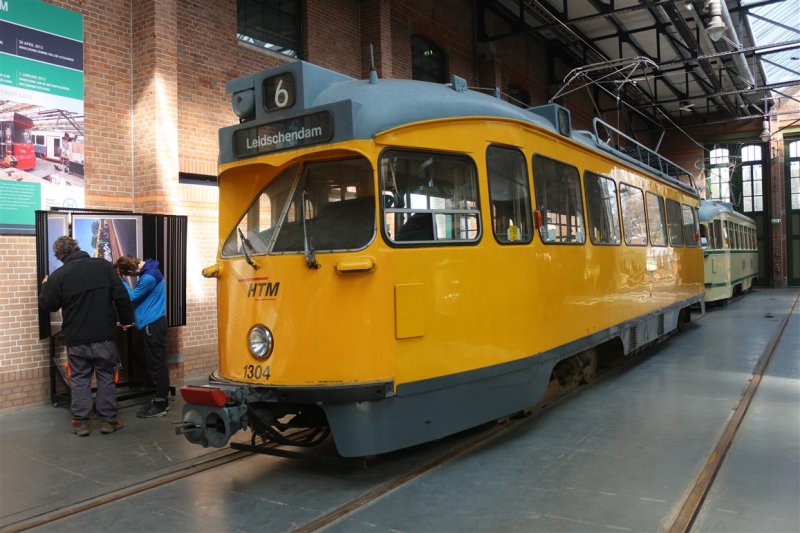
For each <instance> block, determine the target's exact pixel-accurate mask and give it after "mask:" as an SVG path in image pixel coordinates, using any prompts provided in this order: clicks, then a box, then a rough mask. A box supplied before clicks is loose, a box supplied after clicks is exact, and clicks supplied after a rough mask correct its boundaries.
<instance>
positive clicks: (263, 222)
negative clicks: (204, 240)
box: [222, 166, 298, 257]
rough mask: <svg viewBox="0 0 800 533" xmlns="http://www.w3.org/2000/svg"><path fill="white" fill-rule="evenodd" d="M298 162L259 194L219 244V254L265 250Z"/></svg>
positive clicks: (256, 252)
mask: <svg viewBox="0 0 800 533" xmlns="http://www.w3.org/2000/svg"><path fill="white" fill-rule="evenodd" d="M297 170H298V167H297V166H293V167H291V168H289V169H288V170H286V171H284V172H283V174H281V175H280V176H278V177H277V178H276V179H275V180H273V181H272V182H271V183H270V184H269V185H267V187H266V188H265V189H264V190H263V191H262V192H261V194H259V195H258V197H257V198H256V200H255V202H253V204H252V205H251V206H250V208H249V209H248V210H247V212H246V213H245V214H244V215H243V216H242V218H241V220H240V221H239V223H238V224H237V226H236V227H235V228H234V229H233V231H231V233H230V235H229V236H228V238H227V239H225V243H224V244H223V245H222V257H240V256H242V255H244V251H246V252H247V253H248V254H251V255H254V254H264V253H266V252H267V249H268V247H269V243H270V241H271V240H272V236H273V232H274V230H275V226H276V225H277V223H278V219H279V218H280V215H281V211H282V209H283V207H284V205H285V204H286V200H287V199H288V197H289V193H290V192H291V188H292V183H293V182H294V180H295V178H296V177H297Z"/></svg>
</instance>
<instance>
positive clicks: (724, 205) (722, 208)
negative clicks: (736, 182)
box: [697, 200, 756, 225]
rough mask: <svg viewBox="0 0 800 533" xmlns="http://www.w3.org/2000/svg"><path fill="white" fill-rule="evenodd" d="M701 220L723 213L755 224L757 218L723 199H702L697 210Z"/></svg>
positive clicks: (716, 216) (711, 218) (705, 220)
mask: <svg viewBox="0 0 800 533" xmlns="http://www.w3.org/2000/svg"><path fill="white" fill-rule="evenodd" d="M697 214H698V216H699V217H700V221H701V222H707V221H709V220H713V219H715V218H718V217H720V216H722V215H728V216H729V217H730V218H734V219H738V220H739V221H740V222H743V223H749V224H752V225H755V223H756V222H755V220H753V219H752V218H750V217H748V216H747V215H743V214H742V213H739V212H738V211H736V210H735V209H734V206H733V204H732V203H730V202H723V201H722V200H700V208H699V209H698V211H697Z"/></svg>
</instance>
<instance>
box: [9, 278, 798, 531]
mask: <svg viewBox="0 0 800 533" xmlns="http://www.w3.org/2000/svg"><path fill="white" fill-rule="evenodd" d="M797 296H798V291H797V290H758V291H755V292H754V293H752V294H748V295H746V296H745V297H743V298H741V299H739V300H737V301H735V302H733V303H731V304H730V305H729V306H727V307H725V308H716V309H713V310H711V312H709V313H708V314H707V315H706V316H704V317H702V319H701V320H700V321H699V322H697V323H695V324H692V325H691V326H690V327H689V328H688V330H687V331H685V332H683V333H681V334H679V335H677V336H675V337H673V338H671V339H670V340H669V341H668V342H666V343H664V344H662V345H660V346H658V347H656V348H654V349H651V350H649V351H648V352H647V353H646V354H644V356H643V357H640V358H639V359H638V361H637V362H636V363H635V364H632V365H628V366H626V367H625V368H623V369H621V370H618V371H614V372H612V373H611V374H610V375H607V376H605V377H603V378H601V379H599V380H598V381H596V382H595V383H593V384H592V385H591V386H589V387H585V388H583V389H581V390H579V391H578V392H577V393H576V394H573V395H572V396H570V397H568V398H566V399H564V400H562V401H561V402H559V403H558V404H557V405H555V406H553V407H551V408H549V409H547V410H545V411H542V412H540V413H538V414H536V415H535V416H532V417H530V418H528V419H526V420H525V421H524V422H522V423H521V424H519V425H518V426H517V427H515V428H514V429H513V431H509V432H505V433H504V434H503V435H501V436H500V437H498V438H496V439H494V440H492V441H490V442H489V443H487V444H485V445H483V446H481V447H480V448H478V449H476V450H474V451H473V452H471V453H469V454H467V455H466V456H463V457H460V458H458V459H456V460H454V461H452V462H449V463H446V464H444V465H443V466H441V467H439V468H437V469H435V470H433V471H431V472H429V473H427V474H425V475H424V476H422V477H419V478H417V479H415V480H414V481H412V482H411V483H409V484H407V485H404V486H402V487H400V488H398V489H396V490H394V491H392V492H390V493H389V494H387V495H385V496H383V497H382V498H380V499H378V500H377V501H375V502H373V503H372V504H370V505H369V506H366V507H364V508H361V509H360V510H358V511H357V512H355V513H353V514H352V515H349V516H347V517H346V518H344V519H342V520H341V521H339V522H336V523H334V524H332V525H331V526H330V527H329V528H328V530H331V531H346V532H354V531H370V532H376V531H425V532H428V531H430V532H450V531H453V532H457V531H458V532H465V531H658V530H659V529H660V528H662V527H664V526H668V525H670V524H671V523H672V521H673V520H674V518H675V515H676V513H677V510H678V508H679V506H680V504H681V502H682V498H683V496H684V495H685V494H686V492H687V491H688V490H689V488H690V487H691V485H692V484H693V483H694V479H695V476H696V475H697V473H698V472H699V470H700V469H701V468H702V467H703V465H704V464H705V462H706V460H707V458H708V455H709V453H710V452H711V450H712V449H713V447H714V445H715V444H716V441H717V439H718V438H719V437H720V434H721V432H722V429H723V427H724V425H725V423H726V422H727V421H728V419H729V417H730V415H731V413H732V411H733V409H734V408H735V406H736V404H737V402H738V401H739V398H740V397H741V395H742V393H743V391H744V389H745V387H746V386H747V385H748V381H749V379H750V376H751V374H752V371H753V369H754V368H755V366H756V363H757V361H758V359H759V357H760V356H761V354H762V352H763V350H764V347H765V346H766V345H767V343H768V341H769V340H770V338H771V337H772V335H773V333H774V332H775V330H776V328H777V327H778V325H779V323H780V321H781V320H782V318H783V316H784V314H785V313H786V312H787V311H788V309H789V308H790V307H791V305H792V303H793V302H794V301H795V299H796V298H797ZM179 404H180V400H176V401H175V402H174V403H173V408H172V410H171V411H170V413H169V415H168V416H167V417H165V418H158V419H151V420H139V419H136V418H135V411H136V409H137V408H138V405H132V404H131V405H130V406H128V407H125V408H123V409H122V411H121V412H122V416H123V418H124V419H125V421H126V422H128V424H129V426H128V427H126V428H125V429H124V430H122V431H120V432H118V433H115V434H112V435H101V434H100V432H99V430H98V429H97V428H96V429H95V431H94V432H93V433H92V435H91V436H90V437H88V438H79V437H76V436H74V435H71V434H70V433H69V432H68V429H67V428H68V421H69V412H68V410H67V409H54V408H51V407H46V408H37V409H30V410H27V411H23V412H14V413H5V414H0V423H2V427H3V432H2V433H0V450H2V451H1V452H0V529H2V528H3V527H4V526H8V525H10V524H13V523H14V522H17V521H19V520H21V519H23V518H27V517H31V516H35V515H36V514H39V513H41V512H43V511H45V510H48V509H50V508H56V507H59V506H65V505H68V504H71V503H75V502H77V501H80V500H82V499H85V498H87V497H89V496H92V495H96V494H102V493H104V492H107V491H108V490H109V489H112V488H117V487H122V486H126V485H128V484H130V483H131V482H133V481H135V480H140V479H143V478H147V477H152V476H153V475H155V474H156V473H158V472H161V471H166V470H169V469H172V468H175V467H176V466H180V465H182V464H188V463H190V462H191V461H192V460H194V459H196V458H197V457H198V456H201V455H203V454H208V453H218V452H212V451H210V450H206V449H203V448H200V447H196V446H192V445H189V444H188V443H187V442H186V441H185V440H184V439H183V438H182V437H177V436H175V435H174V432H173V430H172V423H173V422H177V421H178V419H179V416H180V414H179V413H180V405H179ZM469 436H470V435H469V433H468V434H461V435H456V436H454V437H451V438H447V439H442V440H440V441H437V442H435V443H431V444H428V445H424V446H419V447H416V448H412V449H410V450H404V451H402V452H399V453H394V454H387V455H385V456H380V457H378V458H376V459H375V460H373V461H372V462H371V463H370V465H369V467H368V468H366V469H365V468H361V467H358V466H346V465H340V466H325V465H317V464H311V463H306V462H301V461H293V460H289V459H281V458H274V457H264V456H255V457H250V458H247V459H243V460H240V461H237V462H235V463H231V464H229V465H227V466H225V467H220V468H217V469H213V470H209V471H207V472H203V473H201V474H198V475H195V476H192V477H189V478H185V479H182V480H179V481H175V482H173V483H170V484H169V485H165V486H163V487H161V488H158V489H154V490H152V491H148V492H144V493H141V494H137V495H134V496H131V497H128V498H125V499H122V500H119V501H115V502H113V503H110V504H108V505H105V506H103V507H100V508H98V509H95V510H90V511H87V512H84V513H80V514H78V515H74V516H72V517H69V518H66V519H63V520H60V521H57V522H54V523H51V524H48V525H47V526H43V527H40V528H38V530H41V531H151V532H152V531H159V532H161V531H289V530H292V529H294V528H297V527H300V526H302V525H304V524H306V523H308V522H310V521H312V520H314V519H317V518H319V517H320V516H322V515H324V514H325V513H327V512H329V511H330V510H332V509H334V508H336V507H337V506H339V505H342V504H343V503H346V502H348V501H350V500H352V499H353V498H356V497H358V496H360V495H361V494H364V493H365V492H367V491H369V490H371V489H373V488H375V487H377V486H380V485H381V484H383V483H385V482H387V481H389V480H391V479H393V478H394V477H395V476H397V475H399V474H402V473H404V472H406V471H408V470H409V469H411V468H414V467H416V466H418V465H421V464H423V463H425V462H426V461H429V460H430V459H431V458H433V457H435V456H437V454H439V453H442V452H443V451H445V450H448V449H450V448H452V447H454V446H457V445H458V444H459V443H461V442H464V441H465V440H466V439H467V438H468V437H469ZM244 437H245V435H244V434H242V438H241V439H240V440H244ZM799 458H800V309H797V308H796V309H795V311H794V314H793V316H792V317H791V319H790V322H789V324H788V325H787V327H786V330H785V332H784V336H783V339H782V341H781V343H780V344H779V345H778V346H777V349H776V351H775V354H774V356H773V358H772V361H771V363H770V365H769V367H768V368H767V370H766V373H765V377H764V380H763V381H762V383H761V386H760V388H759V390H758V392H757V393H756V396H755V398H754V401H753V404H752V405H751V408H750V410H749V412H748V413H747V415H746V417H745V419H744V422H743V423H742V425H741V427H740V429H739V432H738V434H737V436H736V439H735V441H734V443H733V445H732V446H731V448H730V451H729V452H728V456H727V457H726V459H725V461H724V463H723V465H722V470H721V471H720V473H719V475H718V476H717V478H716V481H715V484H714V485H713V487H712V489H711V491H710V493H709V495H708V498H707V500H706V503H705V505H704V507H703V509H702V511H701V512H700V515H699V516H698V519H697V521H696V523H695V525H694V529H693V530H694V531H713V532H715V531H776V532H783V531H786V532H789V531H800V512H799V511H798V505H797V502H798V501H800V459H799Z"/></svg>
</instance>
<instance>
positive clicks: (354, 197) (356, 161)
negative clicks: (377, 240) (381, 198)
mask: <svg viewBox="0 0 800 533" xmlns="http://www.w3.org/2000/svg"><path fill="white" fill-rule="evenodd" d="M304 222H305V223H304ZM374 235H375V188H374V184H373V172H372V166H371V165H370V164H369V161H367V160H366V159H364V158H353V159H338V160H334V161H319V162H313V163H307V164H305V165H304V166H303V167H302V171H301V167H299V166H294V167H291V168H289V169H288V170H286V171H284V173H283V174H281V175H280V176H278V177H277V178H276V179H275V180H273V181H272V182H271V183H270V184H269V185H268V186H267V187H266V188H265V189H264V190H263V191H262V192H261V194H259V196H258V197H257V198H256V201H255V202H253V204H252V205H251V206H250V209H248V211H247V212H246V213H245V214H244V216H243V217H242V218H241V219H240V221H239V223H238V224H237V226H236V227H235V228H234V229H233V231H231V233H230V235H229V236H228V238H227V239H226V240H225V243H224V244H223V246H222V256H223V257H239V256H242V255H244V254H245V253H247V254H248V255H263V254H266V253H273V254H278V253H298V252H300V253H302V252H303V251H304V250H305V249H306V248H307V247H309V246H310V247H313V249H314V250H315V251H317V252H320V251H333V250H355V249H361V248H364V247H365V246H366V245H367V244H369V243H370V241H371V240H372V238H373V236H374Z"/></svg>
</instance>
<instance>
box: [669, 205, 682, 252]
mask: <svg viewBox="0 0 800 533" xmlns="http://www.w3.org/2000/svg"><path fill="white" fill-rule="evenodd" d="M667 230H668V231H669V245H670V246H683V244H684V242H683V241H684V238H683V214H682V213H681V204H679V203H678V202H676V201H675V200H670V199H667Z"/></svg>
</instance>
